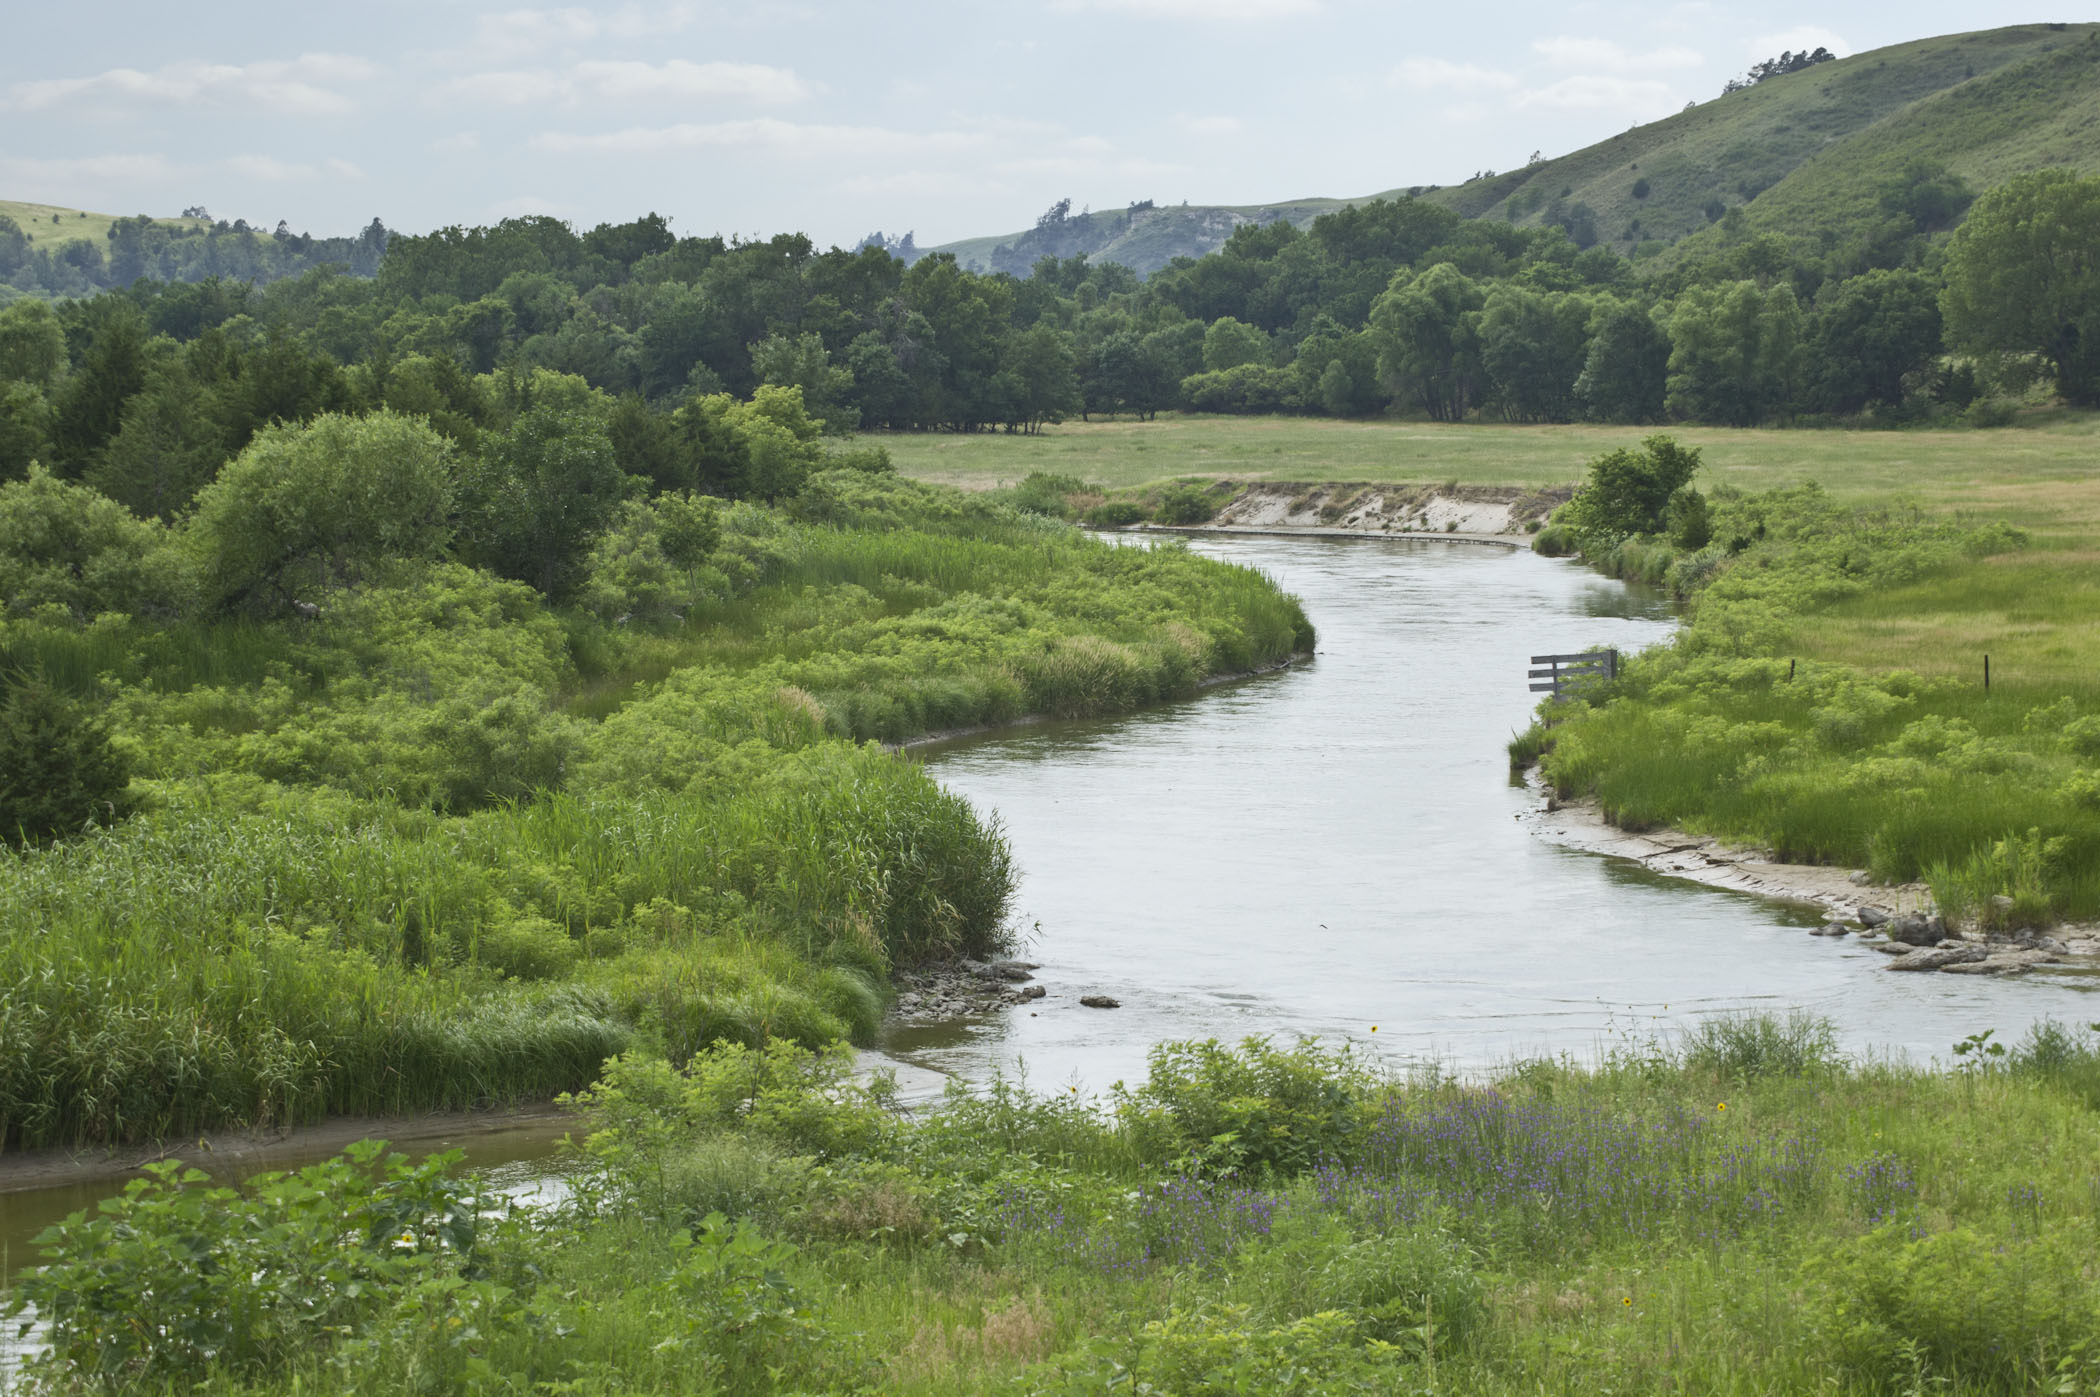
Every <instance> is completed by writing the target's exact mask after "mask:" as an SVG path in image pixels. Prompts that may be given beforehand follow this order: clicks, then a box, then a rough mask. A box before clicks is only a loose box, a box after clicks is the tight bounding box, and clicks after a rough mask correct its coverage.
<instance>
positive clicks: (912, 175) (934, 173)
mask: <svg viewBox="0 0 2100 1397" xmlns="http://www.w3.org/2000/svg"><path fill="white" fill-rule="evenodd" d="M980 184H981V181H979V180H977V179H975V178H973V177H971V176H969V175H966V174H961V173H954V172H950V171H945V170H895V171H892V172H890V173H888V174H881V175H853V176H851V177H849V178H847V179H843V180H841V181H839V185H838V187H839V188H840V189H842V190H844V191H845V192H846V193H848V194H913V195H920V196H927V195H935V194H960V193H965V192H967V191H969V190H972V189H976V188H978V187H979V186H980Z"/></svg>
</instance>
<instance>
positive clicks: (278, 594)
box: [189, 412, 454, 612]
mask: <svg viewBox="0 0 2100 1397" xmlns="http://www.w3.org/2000/svg"><path fill="white" fill-rule="evenodd" d="M451 455H452V448H451V444H450V443H449V442H447V441H446V440H445V439H444V438H443V437H440V436H439V435H438V434H437V433H436V432H434V431H432V430H431V429H430V428H429V427H428V426H426V425H425V424H423V423H422V422H420V421H416V420H414V419H411V418H407V417H400V416H397V415H395V414H394V413H391V412H376V413H372V414H371V415H369V416H365V417H339V416H335V415H332V414H331V415H328V416H324V417H318V418H316V419H314V421H313V422H311V423H309V424H308V425H306V426H303V427H267V428H264V429H263V430H262V431H261V432H259V433H257V434H256V437H255V440H254V441H252V442H250V443H249V444H248V447H247V449H246V450H244V451H242V452H241V454H240V455H238V456H236V457H235V458H234V459H233V460H232V461H230V462H228V463H227V465H226V468H225V469H224V470H222V471H220V472H219V476H218V478H217V479H216V480H214V481H213V482H212V483H211V484H209V485H207V486H205V487H204V489H203V490H201V491H199V492H198V495H197V505H196V512H195V514H194V516H193V517H192V519H191V521H190V525H189V541H190V543H191V545H192V546H193V547H194V549H195V551H196V554H197V557H198V560H199V562H200V564H201V565H202V569H203V577H204V583H205V587H206V590H207V593H208V595H209V597H210V599H211V600H212V601H215V602H219V603H223V604H225V605H229V606H232V605H240V606H246V607H249V608H251V609H254V610H258V611H262V612H275V611H280V610H283V609H285V608H287V607H288V606H289V604H290V603H291V602H292V601H294V600H298V599H302V598H304V599H306V600H309V601H310V600H311V597H310V596H308V595H307V594H309V593H315V592H319V591H323V590H326V589H329V588H333V587H336V586H339V585H342V584H345V583H350V582H355V581H358V580H359V579H361V578H363V577H365V576H366V575H368V574H370V573H371V572H373V571H374V570H375V569H377V568H380V567H382V566H384V565H386V564H388V563H391V562H393V561H395V560H398V559H404V558H415V559H434V558H437V557H438V556H440V555H441V554H442V553H443V552H444V550H445V548H446V546H447V545H448V544H449V543H450V542H451V539H452V524H451V516H452V505H453V495H454V488H453V478H452V461H451Z"/></svg>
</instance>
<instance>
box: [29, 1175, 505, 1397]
mask: <svg viewBox="0 0 2100 1397" xmlns="http://www.w3.org/2000/svg"><path fill="white" fill-rule="evenodd" d="M384 1150H385V1146H384V1145H383V1144H380V1143H378V1142H374V1141H365V1142H363V1143H361V1144H358V1145H355V1146H353V1147H351V1149H350V1150H349V1151H348V1152H346V1153H345V1154H344V1155H342V1156H339V1157H337V1158H335V1159H331V1160H327V1161H325V1162H323V1163H320V1164H315V1165H310V1166H308V1167H307V1168H305V1169H301V1170H299V1171H297V1172H296V1173H292V1174H263V1175H260V1176H258V1177H256V1178H255V1179H253V1180H251V1181H249V1183H248V1184H247V1185H246V1186H245V1187H243V1188H241V1189H232V1188H208V1187H204V1186H203V1185H205V1184H206V1183H207V1179H206V1176H205V1175H204V1174H203V1173H201V1172H199V1171H198V1170H195V1169H184V1168H183V1167H182V1166H180V1165H178V1164H174V1163H161V1164H149V1165H147V1166H146V1173H147V1177H146V1178H143V1179H135V1180H133V1181H132V1182H131V1183H130V1184H128V1185H127V1186H126V1187H125V1190H124V1192H123V1193H122V1194H120V1195H118V1196H117V1197H114V1198H110V1199H106V1200H104V1202H103V1203H102V1205H101V1207H100V1210H99V1213H98V1215H96V1216H92V1217H91V1216H90V1215H89V1214H87V1213H84V1212H83V1213H75V1214H73V1215H72V1216H71V1217H69V1218H68V1219H66V1221H64V1222H62V1223H59V1224H57V1225H56V1226H53V1227H50V1228H47V1229H46V1230H45V1231H44V1232H43V1233H42V1234H41V1235H40V1236H39V1237H38V1238H37V1245H38V1246H39V1247H40V1248H42V1250H43V1253H44V1257H45V1264H44V1265H43V1266H42V1267H41V1268H39V1269H37V1270H34V1271H30V1272H27V1273H26V1274H25V1275H24V1276H23V1277H22V1278H20V1280H19V1282H18V1288H17V1291H16V1294H15V1297H14V1298H15V1299H16V1301H17V1302H26V1303H27V1304H30V1305H34V1306H35V1307H36V1310H37V1313H38V1315H39V1317H40V1318H41V1319H43V1320H44V1321H46V1322H47V1323H48V1324H49V1325H50V1326H51V1348H50V1352H49V1356H48V1357H47V1358H45V1359H43V1360H41V1362H42V1363H43V1365H44V1366H45V1367H46V1368H47V1369H48V1370H49V1371H51V1372H53V1373H54V1374H56V1373H68V1374H71V1375H73V1376H75V1377H78V1378H84V1379H87V1380H89V1381H91V1382H94V1383H96V1384H97V1385H98V1386H103V1387H118V1386H120V1385H128V1384H131V1383H139V1384H142V1385H146V1386H152V1387H157V1386H161V1385H164V1384H169V1383H180V1384H184V1385H189V1384H193V1383H197V1382H201V1381H203V1380H205V1379H206V1378H208V1377H211V1376H214V1375H222V1376H240V1377H246V1378H258V1377H267V1376H271V1375H274V1374H279V1373H283V1372H285V1371H286V1370H288V1369H289V1368H291V1367H292V1366H293V1364H294V1363H295V1362H296V1361H299V1360H302V1359H306V1358H308V1357H310V1355H311V1354H312V1352H313V1350H314V1349H315V1348H316V1347H317V1346H325V1345H327V1344H329V1343H331V1342H332V1341H334V1340H335V1339H336V1338H337V1337H338V1336H340V1335H343V1334H345V1333H349V1332H353V1331H354V1330H355V1329H357V1328H358V1327H360V1325H361V1324H362V1323H363V1322H366V1321H369V1320H371V1319H373V1318H374V1317H375V1316H378V1315H382V1314H384V1313H385V1311H386V1310H387V1308H388V1306H389V1304H390V1302H396V1301H397V1300H398V1299H399V1298H400V1297H402V1296H403V1294H404V1293H412V1288H414V1287H417V1286H419V1285H427V1284H428V1283H430V1282H431V1281H435V1280H441V1279H457V1278H460V1277H462V1276H463V1275H465V1274H467V1273H469V1271H470V1268H471V1267H472V1266H473V1264H474V1262H475V1260H476V1248H477V1244H478V1243H479V1242H480V1240H481V1233H482V1230H483V1223H482V1220H481V1218H480V1215H479V1207H478V1203H477V1200H476V1199H475V1197H474V1195H473V1194H472V1193H471V1192H469V1191H468V1186H467V1184H466V1183H465V1182H464V1181H463V1180H461V1179H459V1178H458V1177H456V1176H455V1175H454V1172H453V1170H454V1166H455V1165H456V1164H457V1163H458V1161H459V1158H460V1156H459V1155H458V1154H457V1153H452V1154H441V1155H434V1156H432V1157H431V1158H429V1159H427V1160H425V1161H423V1162H422V1163H420V1164H413V1165H412V1164H410V1163H409V1162H408V1159H407V1156H405V1155H400V1154H393V1155H387V1154H384Z"/></svg>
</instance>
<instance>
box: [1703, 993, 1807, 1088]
mask: <svg viewBox="0 0 2100 1397" xmlns="http://www.w3.org/2000/svg"><path fill="white" fill-rule="evenodd" d="M1683 1052H1684V1063H1685V1066H1687V1067H1689V1068H1692V1069H1694V1070H1695V1071H1701V1072H1711V1073H1713V1074H1714V1075H1715V1076H1717V1077H1721V1078H1724V1079H1726V1080H1728V1081H1731V1082H1751V1081H1756V1080H1758V1079H1760V1078H1763V1077H1775V1076H1777V1077H1802V1076H1808V1075H1810V1074H1812V1073H1817V1072H1824V1071H1828V1070H1830V1069H1831V1068H1834V1067H1836V1066H1837V1065H1838V1063H1839V1061H1840V1060H1841V1059H1840V1057H1839V1054H1838V1046H1837V1037H1836V1035H1835V1034H1833V1033H1832V1032H1831V1028H1830V1021H1829V1020H1828V1019H1824V1018H1821V1017H1819V1016H1817V1015H1815V1014H1811V1013H1808V1012H1806V1011H1805V1010H1800V1009H1796V1010H1794V1011H1792V1012H1790V1013H1788V1014H1787V1015H1786V1016H1785V1017H1783V1018H1782V1017H1781V1016H1779V1015H1777V1014H1727V1015H1722V1016H1719V1017H1716V1018H1708V1019H1701V1020H1699V1022H1698V1024H1697V1025H1696V1026H1695V1027H1694V1028H1693V1029H1692V1030H1691V1033H1690V1034H1689V1035H1688V1037H1687V1038H1686V1041H1685V1043H1684V1049H1683Z"/></svg>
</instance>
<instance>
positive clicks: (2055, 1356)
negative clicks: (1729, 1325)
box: [1807, 1222, 2100, 1391]
mask: <svg viewBox="0 0 2100 1397" xmlns="http://www.w3.org/2000/svg"><path fill="white" fill-rule="evenodd" d="M2088 1252H2089V1246H2088V1241H2087V1239H2086V1238H2085V1237H2083V1236H2071V1235H2068V1234H2067V1233H2066V1232H2064V1231H2061V1230H2053V1229H2052V1230H2046V1231H2043V1232H2042V1233H2040V1234H2039V1235H2036V1236H2030V1237H2023V1238H2012V1239H2007V1238H1998V1237H1989V1238H1987V1237H1983V1236H1980V1235H1978V1234H1977V1233H1975V1232H1972V1231H1970V1230H1968V1229H1967V1228H1956V1229H1954V1230H1953V1231H1949V1232H1941V1233H1937V1234H1934V1235H1932V1236H1928V1237H1916V1236H1913V1235H1912V1234H1911V1232H1910V1231H1909V1229H1908V1228H1907V1227H1906V1226H1904V1225H1903V1224H1902V1223H1900V1222H1898V1223H1892V1224H1889V1225H1886V1226H1883V1227H1881V1228H1878V1229H1877V1230H1876V1231H1874V1232H1873V1233H1871V1234H1869V1235H1867V1236H1865V1237H1859V1238H1856V1239H1853V1240H1851V1241H1848V1242H1844V1243H1840V1244H1839V1245H1837V1246H1835V1247H1832V1248H1831V1249H1830V1250H1829V1251H1828V1252H1826V1253H1825V1254H1824V1255H1823V1256H1821V1257H1819V1258H1817V1259H1816V1260H1815V1261H1814V1262H1812V1263H1810V1265H1809V1267H1808V1268H1807V1269H1808V1274H1809V1275H1810V1277H1811V1278H1813V1279H1814V1280H1816V1281H1818V1282H1820V1284H1821V1286H1822V1287H1823V1288H1824V1290H1825V1291H1826V1294H1827V1297H1828V1298H1827V1300H1826V1302H1825V1303H1824V1304H1823V1305H1821V1306H1818V1307H1817V1311H1818V1312H1819V1313H1821V1314H1823V1315H1824V1316H1825V1320H1824V1325H1823V1327H1824V1331H1825V1332H1824V1340H1825V1342H1826V1343H1827V1345H1828V1351H1829V1352H1830V1353H1831V1354H1832V1356H1833V1357H1834V1358H1835V1359H1836V1360H1837V1361H1838V1362H1839V1363H1840V1364H1841V1365H1843V1366H1844V1367H1847V1368H1850V1369H1852V1370H1853V1371H1854V1372H1856V1373H1858V1374H1860V1375H1861V1376H1862V1377H1866V1378H1870V1379H1873V1380H1881V1379H1886V1378H1888V1377H1891V1376H1893V1375H1896V1374H1898V1373H1903V1372H1906V1371H1907V1370H1909V1369H1911V1367H1912V1365H1913V1364H1914V1363H1918V1362H1922V1365H1923V1367H1924V1369H1925V1371H1926V1373H1927V1374H1929V1375H1931V1376H1933V1377H1936V1378H1938V1379H1940V1380H1941V1381H1942V1382H1946V1381H1952V1382H1956V1383H1960V1382H1964V1381H1966V1382H1982V1383H1992V1384H2009V1385H2011V1386H2013V1387H2014V1388H2017V1389H2018V1390H2025V1391H2038V1390H2041V1388H2042V1385H2043V1383H2044V1382H2045V1380H2047V1379H2048V1378H2049V1377H2051V1376H2052V1375H2053V1374H2054V1373H2056V1371H2057V1370H2058V1364H2059V1363H2060V1362H2061V1361H2063V1360H2064V1359H2066V1358H2069V1357H2072V1356H2074V1355H2076V1354H2078V1353H2079V1352H2081V1351H2082V1350H2083V1348H2084V1347H2085V1346H2087V1345H2089V1344H2090V1343H2091V1341H2092V1336H2093V1314H2094V1309H2095V1305H2096V1303H2100V1291H2096V1289H2095V1286H2094V1283H2093V1280H2092V1276H2091V1272H2090V1269H2089V1268H2088V1266H2087V1265H2086V1258H2087V1255H2088Z"/></svg>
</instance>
